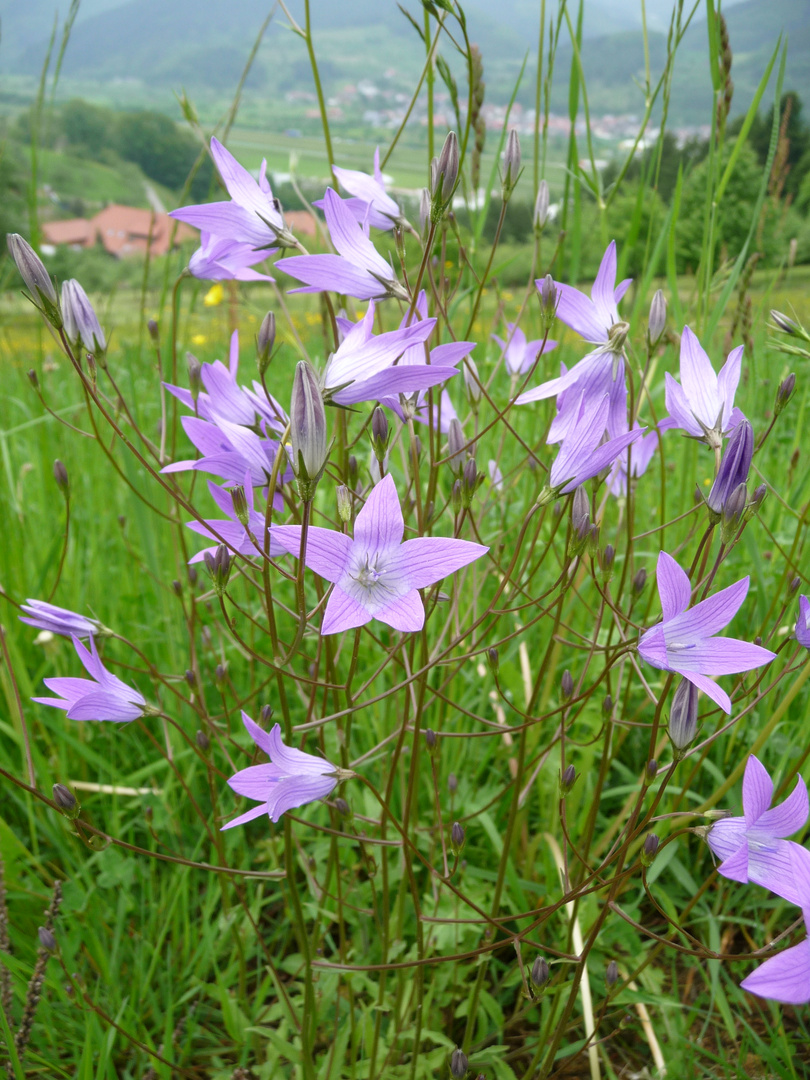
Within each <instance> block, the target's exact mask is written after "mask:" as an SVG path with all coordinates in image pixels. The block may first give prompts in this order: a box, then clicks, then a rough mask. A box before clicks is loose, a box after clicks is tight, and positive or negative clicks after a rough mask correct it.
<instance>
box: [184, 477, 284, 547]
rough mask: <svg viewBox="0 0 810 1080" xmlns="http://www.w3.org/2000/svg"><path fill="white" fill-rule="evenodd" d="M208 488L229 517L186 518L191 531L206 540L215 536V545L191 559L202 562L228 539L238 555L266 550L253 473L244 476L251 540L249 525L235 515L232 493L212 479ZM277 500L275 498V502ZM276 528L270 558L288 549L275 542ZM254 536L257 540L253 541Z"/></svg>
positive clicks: (261, 515)
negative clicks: (252, 482)
mask: <svg viewBox="0 0 810 1080" xmlns="http://www.w3.org/2000/svg"><path fill="white" fill-rule="evenodd" d="M208 490H209V491H210V492H211V496H212V498H213V500H214V502H215V503H216V504H217V506H218V507H219V509H220V510H221V511H222V512H223V513H224V514H226V515H227V518H225V519H222V518H216V519H213V520H206V521H204V522H201V521H187V522H186V525H187V526H188V528H189V529H191V530H192V532H195V533H198V534H199V535H200V536H204V537H205V539H206V540H212V541H213V542H214V546H213V547H209V548H204V549H203V550H202V551H198V552H197V554H196V555H193V556H192V557H191V558H190V559H189V560H188V561H189V563H197V562H203V561H204V560H205V556H206V553H208V554H210V555H212V556H213V555H214V554H215V553H216V550H217V547H218V546H219V545H220V544H221V543H223V542H224V543H225V544H226V545H227V546H228V547H229V548H230V549H231V551H232V552H236V553H237V554H239V555H247V556H248V557H250V556H251V555H258V554H259V552H260V551H264V542H263V540H262V537H263V536H264V514H260V513H259V511H258V510H256V508H255V505H254V501H253V485H252V484H251V481H250V474H247V475H246V476H245V485H244V492H245V501H246V502H247V511H248V529H250V532H251V534H252V536H253V540H251V538H250V536H248V532H247V529H245V526H244V525H243V524H242V523H241V521H240V520H239V518H238V517H237V515H236V511H235V510H234V506H233V499H232V498H231V493H230V491H229V490H228V489H227V488H224V487H220V486H219V485H218V484H215V483H214V482H213V481H212V480H209V481H208ZM277 501H278V500H277V499H274V500H273V504H274V507H275V504H276V502H277ZM283 506H284V503H283V500H281V502H280V505H279V506H278V507H276V508H277V509H282V508H283ZM273 532H274V530H273V529H271V530H270V546H269V549H268V554H269V556H270V558H271V559H273V558H275V557H276V556H277V555H283V554H284V552H285V551H286V550H287V549H286V548H283V547H281V545H280V544H278V543H276V541H275V540H274V538H273ZM254 540H255V543H254Z"/></svg>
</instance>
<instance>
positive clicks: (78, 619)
mask: <svg viewBox="0 0 810 1080" xmlns="http://www.w3.org/2000/svg"><path fill="white" fill-rule="evenodd" d="M20 610H21V611H24V612H25V615H20V622H24V623H27V624H28V626H34V627H36V629H37V630H48V631H49V632H50V633H52V634H61V635H62V637H77V638H86V637H89V636H91V635H93V634H95V635H97V636H99V637H101V636H102V634H109V633H110V631H109V630H105V629H104V627H102V625H101V623H100V622H98V620H97V619H88V618H87V616H86V615H77V614H76V612H75V611H68V609H67V608H63V607H57V606H56V604H49V603H47V602H46V601H45V600H26V602H25V603H24V604H21V605H20Z"/></svg>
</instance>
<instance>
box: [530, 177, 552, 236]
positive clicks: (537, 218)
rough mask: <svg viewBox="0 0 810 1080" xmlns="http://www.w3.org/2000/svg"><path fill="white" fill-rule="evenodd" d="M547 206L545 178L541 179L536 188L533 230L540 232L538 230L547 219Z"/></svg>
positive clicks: (547, 195) (547, 197) (547, 196)
mask: <svg viewBox="0 0 810 1080" xmlns="http://www.w3.org/2000/svg"><path fill="white" fill-rule="evenodd" d="M548 208H549V194H548V183H547V182H546V181H545V180H541V181H540V184H539V185H538V188H537V198H536V199H535V201H534V218H533V221H534V231H535V232H540V230H541V229H542V228H543V226H544V225H545V223H546V221H548Z"/></svg>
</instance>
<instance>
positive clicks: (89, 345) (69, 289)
mask: <svg viewBox="0 0 810 1080" xmlns="http://www.w3.org/2000/svg"><path fill="white" fill-rule="evenodd" d="M62 318H63V320H64V327H65V337H66V338H67V339H68V341H69V342H70V344H71V345H72V347H73V349H74V351H77V350H78V349H84V350H85V351H86V352H91V353H93V354H94V355H95V356H96V357H97V358H100V362H101V360H103V357H104V353H105V352H106V351H107V339H106V338H105V337H104V331H103V330H102V329H101V326H100V325H99V321H98V318H97V317H96V313H95V311H94V310H93V305H92V304H91V303H90V301H89V300H88V298H87V293H86V292H85V291H84V289H83V288H82V287H81V285H80V284H79V282H78V281H76V280H75V279H74V278H71V279H70V280H68V281H66V282H65V283H64V284H63V285H62ZM102 366H103V364H102Z"/></svg>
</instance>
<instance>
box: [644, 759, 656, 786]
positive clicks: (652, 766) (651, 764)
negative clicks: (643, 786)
mask: <svg viewBox="0 0 810 1080" xmlns="http://www.w3.org/2000/svg"><path fill="white" fill-rule="evenodd" d="M646 773H647V783H648V784H651V783H652V782H653V780H654V779H655V778H656V776H658V762H657V761H656V760H655V758H650V760H649V761H648V762H647V769H646Z"/></svg>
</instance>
